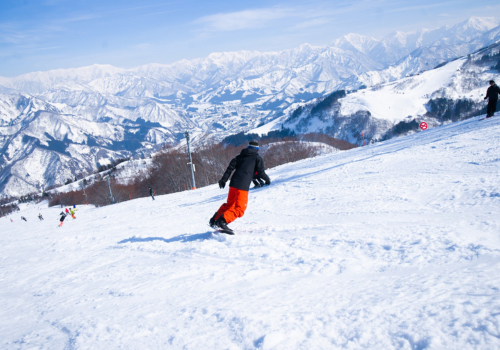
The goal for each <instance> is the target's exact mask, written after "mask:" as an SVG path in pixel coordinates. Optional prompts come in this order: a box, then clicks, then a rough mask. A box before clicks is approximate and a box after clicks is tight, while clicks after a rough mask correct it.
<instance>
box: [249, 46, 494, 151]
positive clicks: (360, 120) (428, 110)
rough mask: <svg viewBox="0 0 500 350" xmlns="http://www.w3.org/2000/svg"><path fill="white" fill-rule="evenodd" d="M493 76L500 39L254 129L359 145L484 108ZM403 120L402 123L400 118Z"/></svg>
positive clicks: (304, 107) (337, 95)
mask: <svg viewBox="0 0 500 350" xmlns="http://www.w3.org/2000/svg"><path fill="white" fill-rule="evenodd" d="M490 79H494V80H497V81H499V80H500V43H496V44H493V45H490V46H488V47H486V48H484V49H482V50H479V51H478V52H476V53H474V54H470V55H467V56H465V57H462V58H459V59H456V60H453V61H451V62H448V63H447V64H444V65H442V66H441V67H438V68H435V69H432V70H429V71H426V72H423V73H421V74H417V75H413V76H411V77H407V78H403V79H399V80H396V81H394V82H390V83H385V84H378V85H375V86H372V87H369V88H366V89H361V90H358V91H354V92H349V91H347V92H345V91H338V92H335V93H333V94H331V95H329V96H328V97H327V98H325V99H318V100H317V101H313V102H311V103H308V104H301V105H300V106H298V107H297V108H295V109H293V108H290V109H288V113H287V114H285V115H284V116H282V117H281V118H280V119H277V120H274V121H272V122H270V123H268V124H267V125H264V126H261V127H259V128H257V129H255V130H253V132H257V133H262V132H267V131H269V130H273V129H279V128H281V127H283V126H284V127H288V128H290V129H293V130H295V131H296V132H299V133H307V132H325V133H328V134H330V135H331V136H333V137H336V138H339V139H344V140H347V141H349V142H351V143H355V144H358V145H362V144H363V140H362V137H363V136H362V134H361V131H363V132H364V138H365V141H368V142H370V141H378V140H381V139H384V138H389V137H392V136H394V135H398V134H405V133H407V132H413V131H414V130H415V129H418V124H419V123H420V122H422V121H426V122H427V123H429V124H431V125H440V124H442V123H448V122H450V121H456V120H460V119H462V118H465V117H468V116H470V115H477V114H480V113H481V111H482V110H483V109H485V108H486V102H485V101H484V99H483V98H484V96H485V94H486V89H487V88H488V86H489V85H488V81H489V80H490ZM401 123H403V124H401Z"/></svg>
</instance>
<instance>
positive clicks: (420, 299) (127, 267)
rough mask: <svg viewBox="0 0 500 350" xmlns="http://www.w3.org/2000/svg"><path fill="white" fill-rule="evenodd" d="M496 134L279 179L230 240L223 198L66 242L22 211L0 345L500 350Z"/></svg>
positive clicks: (481, 125)
mask: <svg viewBox="0 0 500 350" xmlns="http://www.w3.org/2000/svg"><path fill="white" fill-rule="evenodd" d="M499 134H500V119H499V118H497V117H494V118H491V119H488V120H484V121H480V120H479V118H473V119H469V120H467V121H464V122H460V123H454V124H450V125H447V126H444V127H440V128H434V129H428V130H427V131H425V132H420V133H417V134H414V135H411V136H408V137H402V138H397V139H393V140H390V141H386V142H382V143H378V144H375V145H371V146H367V147H361V148H357V149H354V150H350V151H345V152H339V153H335V154H330V155H322V156H319V157H316V158H313V159H307V160H303V161H300V162H296V163H293V164H286V165H283V166H280V167H277V168H275V169H271V170H269V171H268V174H269V176H270V177H271V179H272V184H271V186H269V187H264V188H261V189H256V190H250V194H249V197H250V199H249V204H248V209H247V211H246V213H245V216H244V217H243V218H240V219H239V220H237V221H235V222H234V223H232V224H231V225H230V226H231V228H232V229H234V231H235V232H236V235H235V236H226V235H223V234H217V233H215V232H214V231H213V230H212V229H210V228H209V227H208V219H209V218H210V217H211V216H212V215H213V212H214V210H215V209H216V208H217V207H218V206H219V205H220V204H221V203H222V202H223V201H224V200H225V198H226V196H227V188H226V189H225V190H220V189H219V188H218V186H217V185H213V186H209V187H206V188H201V189H198V190H195V191H186V192H181V193H176V194H171V195H164V196H158V197H156V200H155V201H153V200H152V199H151V198H150V197H148V198H142V199H137V200H132V201H128V202H124V203H120V204H116V205H111V206H107V207H102V208H93V207H91V206H79V207H78V206H77V209H78V210H77V212H76V219H72V218H71V217H70V216H69V217H67V218H66V220H65V222H64V225H63V226H62V227H60V228H58V227H57V225H58V223H59V216H58V214H59V213H60V211H61V208H44V207H41V206H37V205H26V206H23V207H22V210H21V212H20V213H15V214H13V215H9V216H8V217H7V218H1V219H0V281H1V285H0V304H1V305H2V307H0V322H1V327H0V348H2V349H66V348H68V349H124V348H125V349H155V348H156V349H157V348H168V349H337V348H346V349H359V348H369V349H493V348H498V347H500V326H499V321H500V275H499V273H498V271H499V269H500V241H499V232H500V141H499V138H498V135H499ZM264 160H265V159H264ZM221 176H222V174H221ZM39 213H41V214H42V215H43V217H44V219H45V220H44V221H39V220H38V219H37V215H38V214H39ZM21 215H22V216H25V217H26V218H27V219H28V221H27V222H24V221H21V220H20V216H21ZM10 218H13V220H14V222H10Z"/></svg>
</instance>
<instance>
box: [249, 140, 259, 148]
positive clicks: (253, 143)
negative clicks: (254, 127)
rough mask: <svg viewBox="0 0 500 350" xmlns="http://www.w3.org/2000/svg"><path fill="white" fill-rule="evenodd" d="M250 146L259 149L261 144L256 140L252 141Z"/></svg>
mask: <svg viewBox="0 0 500 350" xmlns="http://www.w3.org/2000/svg"><path fill="white" fill-rule="evenodd" d="M248 145H249V146H252V147H257V148H258V147H259V143H258V142H257V141H255V140H252V141H250V143H249V144H248Z"/></svg>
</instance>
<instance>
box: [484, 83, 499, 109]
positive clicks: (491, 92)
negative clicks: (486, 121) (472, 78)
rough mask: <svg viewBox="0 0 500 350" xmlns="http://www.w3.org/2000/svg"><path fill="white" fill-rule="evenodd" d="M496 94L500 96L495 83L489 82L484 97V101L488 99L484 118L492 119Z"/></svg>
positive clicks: (496, 99)
mask: <svg viewBox="0 0 500 350" xmlns="http://www.w3.org/2000/svg"><path fill="white" fill-rule="evenodd" d="M498 94H500V88H499V87H498V85H497V84H495V81H493V80H490V87H489V88H488V90H486V96H485V97H484V99H485V100H486V99H488V109H487V111H486V118H489V117H493V116H494V115H495V112H496V110H497V102H498Z"/></svg>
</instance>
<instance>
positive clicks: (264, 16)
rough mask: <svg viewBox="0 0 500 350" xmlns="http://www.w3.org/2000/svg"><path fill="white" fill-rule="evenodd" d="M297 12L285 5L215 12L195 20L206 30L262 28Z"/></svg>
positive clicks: (297, 13)
mask: <svg viewBox="0 0 500 350" xmlns="http://www.w3.org/2000/svg"><path fill="white" fill-rule="evenodd" d="M298 15H299V12H298V11H297V10H296V9H293V8H289V7H288V8H287V7H269V8H261V9H255V10H244V11H238V12H228V13H217V14H214V15H210V16H205V17H201V18H199V19H198V20H196V21H195V23H197V24H201V25H203V26H204V29H205V30H207V31H220V32H227V31H235V30H241V29H253V28H264V27H267V26H269V25H270V24H272V23H273V21H276V20H279V19H284V18H291V17H296V16H298Z"/></svg>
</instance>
